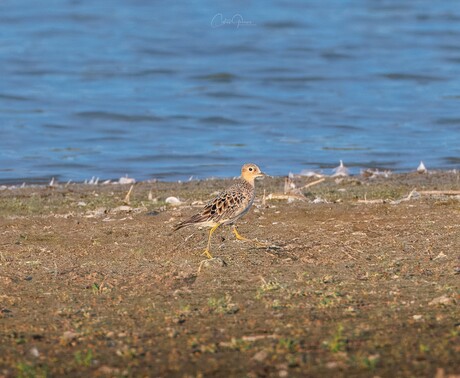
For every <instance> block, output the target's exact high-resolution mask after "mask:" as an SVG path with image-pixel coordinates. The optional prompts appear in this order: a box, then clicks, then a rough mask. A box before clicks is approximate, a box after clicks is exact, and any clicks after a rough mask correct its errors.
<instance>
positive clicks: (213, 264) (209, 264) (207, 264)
mask: <svg viewBox="0 0 460 378" xmlns="http://www.w3.org/2000/svg"><path fill="white" fill-rule="evenodd" d="M226 266H227V263H226V262H225V261H224V260H223V259H221V258H220V257H214V258H212V259H206V260H203V261H202V262H200V265H199V266H198V273H200V272H201V270H202V269H203V268H205V269H207V268H212V269H216V268H224V267H226Z"/></svg>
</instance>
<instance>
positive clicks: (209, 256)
mask: <svg viewBox="0 0 460 378" xmlns="http://www.w3.org/2000/svg"><path fill="white" fill-rule="evenodd" d="M202 255H203V256H206V257H207V258H208V259H213V258H214V257H212V255H211V254H210V253H209V249H207V248H206V249H205V251H204V252H203V253H202ZM204 261H206V260H204Z"/></svg>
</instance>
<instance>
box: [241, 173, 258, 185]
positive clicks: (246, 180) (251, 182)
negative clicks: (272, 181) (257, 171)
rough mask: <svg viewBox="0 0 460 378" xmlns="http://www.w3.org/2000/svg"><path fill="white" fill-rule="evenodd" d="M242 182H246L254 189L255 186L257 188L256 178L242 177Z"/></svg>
mask: <svg viewBox="0 0 460 378" xmlns="http://www.w3.org/2000/svg"><path fill="white" fill-rule="evenodd" d="M241 180H243V181H244V182H247V183H248V184H249V185H251V186H252V187H253V188H254V186H255V181H254V177H244V176H241Z"/></svg>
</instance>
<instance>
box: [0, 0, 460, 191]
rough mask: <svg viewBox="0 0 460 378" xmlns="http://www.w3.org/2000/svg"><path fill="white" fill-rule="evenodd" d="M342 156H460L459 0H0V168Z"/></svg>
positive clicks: (184, 167)
mask: <svg viewBox="0 0 460 378" xmlns="http://www.w3.org/2000/svg"><path fill="white" fill-rule="evenodd" d="M261 4H262V5H261ZM339 159H342V160H344V162H345V164H346V165H348V166H350V167H351V168H352V172H354V173H357V172H359V169H360V168H367V167H378V168H385V169H391V170H395V171H407V170H413V169H415V168H416V167H417V165H418V163H419V162H420V160H423V161H424V162H425V165H426V166H427V168H428V169H430V168H431V169H434V168H436V169H453V168H459V167H460V2H459V1H458V0H451V1H442V2H435V1H425V0H420V1H411V2H398V1H369V0H361V1H358V0H355V1H344V0H329V1H302V0H295V1H265V2H263V3H262V2H258V3H256V2H251V3H250V4H247V2H242V1H235V2H215V1H188V2H179V1H171V2H153V1H149V0H135V1H108V0H98V1H89V0H88V1H82V0H43V1H40V2H37V1H34V0H0V181H1V182H22V181H26V182H37V181H47V180H49V179H50V178H51V177H55V178H57V179H59V180H62V181H64V180H69V179H72V180H75V181H81V180H85V179H89V178H91V177H92V176H98V177H101V179H102V178H105V179H108V178H118V177H120V176H123V175H126V174H127V175H129V176H130V177H134V178H136V179H138V180H143V179H151V178H161V179H165V180H176V179H187V178H189V177H190V176H192V175H193V176H195V177H197V178H205V177H210V176H234V175H237V174H238V172H239V167H240V165H241V164H242V163H244V162H249V161H251V162H256V163H258V164H259V165H260V166H261V167H262V168H263V169H264V170H265V171H267V172H269V173H271V174H273V175H282V174H287V173H288V172H289V171H292V172H300V171H301V170H304V169H318V170H319V169H322V170H323V171H324V172H325V173H328V172H330V168H331V167H334V166H336V165H338V160H339Z"/></svg>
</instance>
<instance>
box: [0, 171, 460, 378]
mask: <svg viewBox="0 0 460 378" xmlns="http://www.w3.org/2000/svg"><path fill="white" fill-rule="evenodd" d="M314 180H315V179H307V178H298V179H297V180H295V183H296V185H297V187H298V188H300V187H302V185H305V184H307V183H308V182H311V181H314ZM229 183H230V181H228V180H209V181H193V182H187V183H182V184H181V183H161V182H157V183H138V184H136V185H134V187H133V190H132V193H131V196H130V201H129V204H128V205H126V204H125V203H124V198H125V196H126V194H127V192H128V189H129V187H130V186H129V185H82V184H73V185H72V184H71V185H67V186H65V185H61V186H60V185H58V186H55V187H26V188H16V189H11V188H2V190H0V225H1V228H0V377H16V376H17V377H45V376H47V377H64V376H72V377H88V376H94V377H123V376H129V377H266V376H269V377H297V376H310V377H329V376H331V377H342V376H343V377H345V376H346V377H436V378H443V377H453V376H457V377H458V376H459V375H460V367H459V366H460V316H459V315H460V312H459V302H460V300H459V282H460V275H459V273H460V260H459V257H460V196H459V195H455V193H454V194H452V193H450V194H449V193H446V194H440V193H427V191H433V190H436V191H447V190H450V191H458V190H459V189H460V182H459V174H458V173H455V172H454V173H447V172H444V173H434V174H405V175H392V176H391V177H390V178H386V179H385V178H377V179H368V178H363V177H352V178H345V179H333V178H327V179H326V180H325V181H324V182H322V183H320V184H318V185H315V186H311V187H309V188H306V189H303V190H302V192H303V194H304V195H305V200H303V201H302V200H298V199H296V200H294V201H292V202H290V203H289V202H288V200H287V199H286V198H282V199H279V200H268V199H265V203H263V202H262V194H263V192H264V190H265V193H266V195H267V196H268V194H270V193H282V192H283V188H284V179H283V178H273V179H265V180H263V181H260V182H258V183H257V184H258V185H257V187H258V197H257V200H256V203H255V206H254V207H253V208H252V209H251V211H250V212H249V214H248V215H247V216H246V217H245V218H243V219H241V221H240V222H239V228H238V229H239V231H240V233H241V234H242V235H244V236H246V237H250V238H255V239H257V240H259V241H265V242H268V243H269V245H271V247H269V248H263V247H256V246H254V245H252V244H250V243H247V242H241V241H237V240H235V238H234V237H233V235H232V233H231V229H230V228H228V227H227V228H222V229H219V230H218V231H216V233H215V234H214V236H213V243H212V247H211V248H212V249H211V252H212V253H213V255H214V256H215V257H218V258H219V259H215V260H212V261H211V263H206V264H202V266H201V271H200V272H198V268H199V266H200V262H201V261H202V260H203V259H204V256H201V253H202V252H203V250H204V247H205V244H206V236H207V234H206V230H198V229H193V228H188V229H182V230H180V231H177V232H173V231H172V229H173V225H174V224H176V223H177V222H178V221H180V220H182V219H184V218H185V217H186V216H189V215H191V214H192V213H193V212H194V211H195V210H196V209H197V208H198V207H199V206H200V204H201V203H203V202H206V201H207V200H209V199H210V198H211V196H212V195H213V194H215V193H216V191H218V190H220V189H223V188H225V187H226V186H227V185H228V184H229ZM414 188H416V192H413V193H412V196H411V197H410V198H408V195H409V193H411V191H412V190H413V189H414ZM169 196H175V197H178V198H179V199H180V200H181V201H183V203H182V204H180V205H178V204H175V205H170V204H166V203H165V199H166V198H167V197H169ZM364 199H366V200H367V202H366V201H363V200H364ZM401 199H407V200H405V201H399V200H401ZM222 261H224V262H225V264H224V263H223V262H222Z"/></svg>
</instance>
